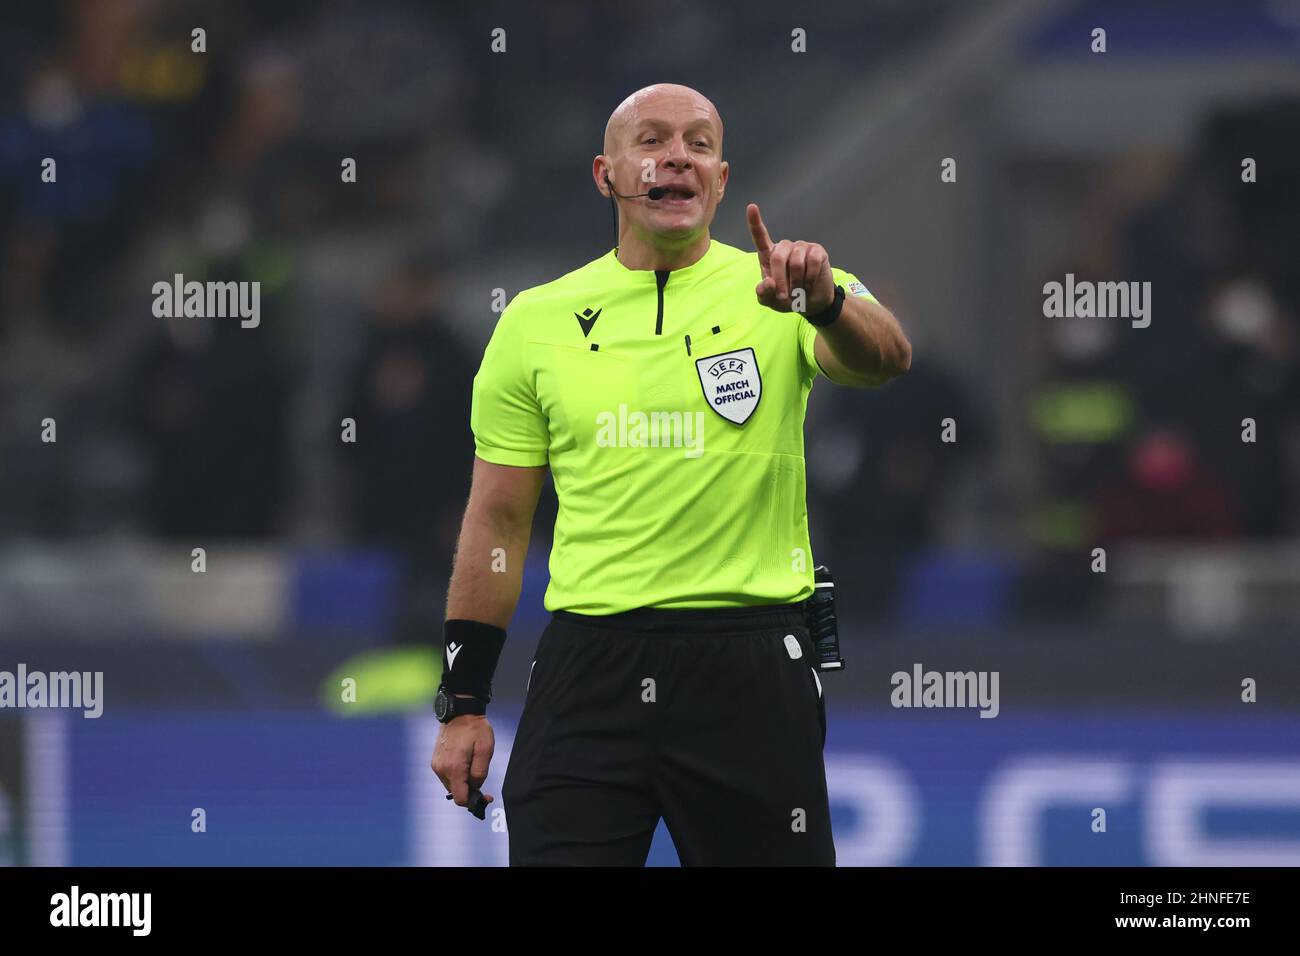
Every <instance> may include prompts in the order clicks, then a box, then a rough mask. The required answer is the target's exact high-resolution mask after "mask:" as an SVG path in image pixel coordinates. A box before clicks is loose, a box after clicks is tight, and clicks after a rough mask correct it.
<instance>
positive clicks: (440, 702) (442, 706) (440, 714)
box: [433, 687, 451, 720]
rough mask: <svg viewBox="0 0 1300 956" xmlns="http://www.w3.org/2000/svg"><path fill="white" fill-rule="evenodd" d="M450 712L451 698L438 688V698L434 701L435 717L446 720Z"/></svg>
mask: <svg viewBox="0 0 1300 956" xmlns="http://www.w3.org/2000/svg"><path fill="white" fill-rule="evenodd" d="M449 710H451V697H450V695H449V694H448V693H447V692H446V691H445V690H443V689H442V688H441V687H440V688H438V696H437V697H435V698H434V699H433V716H435V717H437V718H438V719H439V720H446V719H447V712H448V711H449Z"/></svg>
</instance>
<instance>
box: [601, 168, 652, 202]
mask: <svg viewBox="0 0 1300 956" xmlns="http://www.w3.org/2000/svg"><path fill="white" fill-rule="evenodd" d="M605 185H606V186H608V187H609V191H610V192H611V193H614V195H615V196H617V197H618V198H619V199H640V198H641V197H642V196H648V197H650V198H651V199H663V198H664V196H666V195H668V190H666V189H664V187H662V186H653V187H651V189H650V191H649V192H645V193H637V194H636V195H635V196H624V195H623V194H622V193H619V192H615V191H614V184H613V183H611V182H610V181H609V176H608V174H606V176H605Z"/></svg>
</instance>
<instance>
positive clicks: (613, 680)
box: [501, 605, 835, 866]
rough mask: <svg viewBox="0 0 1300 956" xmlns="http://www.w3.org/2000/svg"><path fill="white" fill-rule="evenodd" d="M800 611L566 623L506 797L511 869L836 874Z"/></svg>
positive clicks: (558, 631) (820, 708) (533, 687)
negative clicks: (785, 869)
mask: <svg viewBox="0 0 1300 956" xmlns="http://www.w3.org/2000/svg"><path fill="white" fill-rule="evenodd" d="M814 660H815V657H814V655H813V646H812V642H811V640H810V637H809V634H808V630H807V628H806V627H805V626H804V618H803V613H802V611H801V610H800V609H799V607H798V606H796V605H787V606H781V607H763V608H742V609H737V610H732V609H720V610H699V611H661V610H641V611H631V612H628V613H626V614H617V615H612V616H608V617H589V616H584V615H578V614H571V613H568V612H564V611H560V612H557V613H556V614H555V615H554V616H553V617H552V619H551V622H550V624H549V625H548V626H547V628H546V630H545V631H544V632H543V633H542V637H541V640H540V641H539V642H538V645H537V659H536V661H535V662H534V664H533V669H532V675H531V677H530V678H529V682H528V691H527V697H526V700H525V704H524V712H523V716H522V718H521V719H520V722H519V728H518V731H517V734H516V736H515V741H514V747H513V750H512V751H511V754H510V763H509V765H508V766H507V768H506V777H505V782H504V784H503V786H502V791H501V797H502V801H503V803H504V806H505V811H506V827H507V829H508V831H509V837H510V864H511V865H512V866H520V865H589V866H602V865H608V866H616V865H627V866H643V865H644V864H645V860H646V855H647V853H648V852H649V849H650V841H651V838H652V837H653V835H654V831H655V827H656V825H657V824H658V822H659V818H660V817H663V819H664V820H665V822H666V823H667V826H668V831H669V833H670V834H671V835H672V838H673V843H674V844H675V845H676V847H677V854H678V856H679V858H680V859H681V861H682V863H683V865H686V866H696V865H822V866H834V864H835V845H834V843H833V841H832V839H831V821H830V807H829V803H828V800H827V796H826V769H825V765H824V763H823V761H822V747H823V745H824V744H825V742H826V705H825V701H824V699H823V697H822V689H821V682H820V680H819V677H818V675H817V674H816V672H815V671H814V670H813V668H812V666H811V665H812V663H813V661H814Z"/></svg>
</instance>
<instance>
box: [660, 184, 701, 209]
mask: <svg viewBox="0 0 1300 956" xmlns="http://www.w3.org/2000/svg"><path fill="white" fill-rule="evenodd" d="M663 189H664V195H663V198H662V199H660V200H659V202H661V203H664V204H665V205H668V206H684V205H686V204H687V203H689V202H691V201H693V200H694V199H695V190H694V189H691V188H690V187H689V186H664V187H663Z"/></svg>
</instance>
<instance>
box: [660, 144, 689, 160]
mask: <svg viewBox="0 0 1300 956" xmlns="http://www.w3.org/2000/svg"><path fill="white" fill-rule="evenodd" d="M690 161H691V154H690V153H689V152H687V150H686V141H685V140H683V139H675V140H673V141H672V142H671V143H669V144H668V152H667V154H666V155H665V156H664V162H666V163H668V164H669V165H670V166H685V165H687V164H688V163H690Z"/></svg>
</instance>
